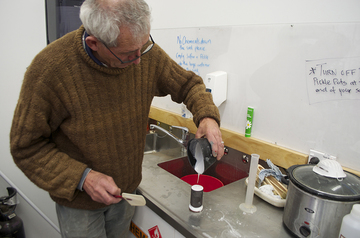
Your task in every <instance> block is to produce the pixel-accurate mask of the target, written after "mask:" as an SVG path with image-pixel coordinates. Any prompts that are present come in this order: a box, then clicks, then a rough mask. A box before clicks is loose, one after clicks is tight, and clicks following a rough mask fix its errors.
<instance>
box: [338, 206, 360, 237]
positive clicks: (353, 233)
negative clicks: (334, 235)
mask: <svg viewBox="0 0 360 238" xmlns="http://www.w3.org/2000/svg"><path fill="white" fill-rule="evenodd" d="M359 235H360V204H354V205H353V208H352V210H351V212H350V214H347V215H345V216H344V218H343V220H342V223H341V228H340V233H339V238H358V237H359Z"/></svg>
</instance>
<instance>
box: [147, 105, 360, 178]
mask: <svg viewBox="0 0 360 238" xmlns="http://www.w3.org/2000/svg"><path fill="white" fill-rule="evenodd" d="M149 118H151V119H154V120H156V121H160V122H163V123H166V124H168V125H176V126H185V127H187V128H189V130H190V132H191V133H193V134H195V133H196V130H197V127H196V126H195V124H194V122H193V120H192V118H183V117H181V115H179V114H177V113H174V112H171V111H167V110H164V109H161V108H158V107H154V106H152V107H151V109H150V113H149ZM220 129H221V133H222V138H223V141H224V144H225V145H226V146H228V147H230V148H233V149H235V150H238V151H241V152H244V153H246V154H258V155H260V158H261V159H262V160H266V159H270V160H271V162H273V163H274V164H276V165H277V166H281V167H283V168H285V169H287V168H289V167H290V166H292V165H295V164H306V163H307V161H308V155H307V154H304V153H300V152H297V151H294V150H291V149H287V148H284V147H281V146H279V145H275V144H272V143H269V142H265V141H262V140H259V139H256V138H253V137H245V135H244V134H241V133H237V132H233V131H230V130H228V129H225V128H222V127H221V128H220ZM344 169H345V170H346V171H349V172H351V173H354V174H356V175H358V176H360V172H359V171H356V170H352V169H349V168H344Z"/></svg>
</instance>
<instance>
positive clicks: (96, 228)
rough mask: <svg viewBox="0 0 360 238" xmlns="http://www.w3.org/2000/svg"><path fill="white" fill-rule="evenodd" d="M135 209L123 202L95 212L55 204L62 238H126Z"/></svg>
mask: <svg viewBox="0 0 360 238" xmlns="http://www.w3.org/2000/svg"><path fill="white" fill-rule="evenodd" d="M134 212H135V207H132V206H130V205H129V203H128V202H126V201H125V200H122V201H120V202H119V203H117V204H112V205H110V206H107V207H105V208H101V209H97V210H82V209H74V208H69V207H64V206H61V205H59V204H56V213H57V216H58V220H59V225H60V231H61V236H62V237H63V238H70V237H71V238H75V237H76V238H81V237H84V238H92V237H94V238H95V237H96V238H115V237H116V238H118V237H128V233H129V227H130V221H131V219H132V217H133V215H134Z"/></svg>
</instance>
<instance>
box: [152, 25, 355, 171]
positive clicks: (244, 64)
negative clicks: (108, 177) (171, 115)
mask: <svg viewBox="0 0 360 238" xmlns="http://www.w3.org/2000/svg"><path fill="white" fill-rule="evenodd" d="M151 34H152V36H153V38H154V40H155V42H156V43H157V44H159V45H160V46H161V47H162V48H163V49H164V50H165V51H166V52H167V53H168V54H169V55H170V57H172V58H173V59H174V60H175V61H176V62H178V63H179V64H181V65H182V66H183V67H184V68H187V69H189V70H193V71H194V72H195V73H197V74H198V75H200V76H201V77H203V78H204V77H205V76H206V74H208V73H211V72H214V71H218V70H221V71H225V72H227V73H228V97H227V100H226V102H224V103H223V104H222V105H221V106H220V107H219V111H220V114H221V126H222V127H224V128H226V129H230V130H232V131H235V132H239V133H244V128H245V121H246V120H245V119H246V110H247V107H248V106H252V107H254V108H255V114H254V122H253V124H254V126H253V129H252V136H253V137H255V138H258V139H262V140H264V141H268V142H271V143H275V144H278V145H280V146H283V147H286V148H290V149H293V150H295V151H299V152H303V153H309V150H310V149H316V150H319V151H322V152H325V153H327V154H330V155H333V156H336V157H337V158H338V161H339V162H340V163H341V164H342V165H343V166H347V167H351V168H353V169H356V170H360V163H358V162H357V161H359V158H360V133H359V132H360V126H359V124H360V123H359V120H360V112H359V111H360V110H359V108H360V100H357V99H359V97H356V96H353V97H350V98H347V99H346V100H343V99H341V100H340V99H337V98H335V99H331V100H320V101H318V102H316V103H314V102H311V101H310V97H309V95H310V94H311V93H312V92H311V89H310V88H309V87H308V84H307V80H309V77H308V75H309V67H311V66H312V64H313V63H318V62H320V61H321V62H323V63H324V62H325V63H329V64H330V63H332V64H333V65H335V66H333V68H334V67H335V68H336V69H338V70H339V71H341V69H342V68H341V63H340V62H341V61H344V60H345V61H346V62H348V63H350V64H353V65H352V66H351V67H353V66H354V67H357V68H358V69H357V70H359V68H360V65H359V64H358V59H359V56H360V23H327V24H325V23H324V24H321V23H318V24H273V25H244V26H223V27H221V26H220V27H218V26H217V27H189V28H176V29H154V30H152V33H151ZM184 47H185V49H184ZM195 48H197V49H198V50H197V51H195ZM189 55H190V56H189ZM201 55H202V57H201ZM186 57H188V58H186ZM352 58H353V59H354V60H352ZM345 68H346V67H345ZM345 68H344V69H345ZM345 70H346V69H345ZM359 75H360V73H359V72H357V74H356V77H357V78H356V79H355V80H357V81H359V80H360V78H359V77H360V76H359ZM358 85H360V81H359V83H358ZM359 88H360V86H357V85H355V88H354V90H355V91H356V89H358V90H360V89H359ZM153 105H154V106H158V107H161V108H164V109H167V110H170V111H173V112H176V113H179V114H180V112H181V106H180V105H174V103H173V102H171V100H170V98H169V97H166V98H156V99H154V101H153ZM254 153H256V151H254ZM264 159H265V158H264Z"/></svg>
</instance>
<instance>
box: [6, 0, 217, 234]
mask: <svg viewBox="0 0 360 238" xmlns="http://www.w3.org/2000/svg"><path fill="white" fill-rule="evenodd" d="M80 18H81V21H82V23H83V26H81V27H80V28H79V29H78V30H76V31H73V32H70V33H68V34H67V35H65V36H64V37H62V38H60V39H59V40H57V41H55V42H53V43H52V44H50V45H48V46H47V47H46V48H45V49H43V50H42V51H41V52H40V53H39V54H38V55H37V56H36V57H35V58H34V60H33V61H32V63H31V65H30V66H29V67H28V69H27V72H26V74H25V78H24V82H23V86H22V89H21V93H20V97H19V101H18V105H17V107H16V110H15V114H14V119H13V125H12V129H11V134H10V139H11V141H10V144H11V152H12V155H13V158H14V161H15V163H16V164H17V165H18V167H19V168H20V169H21V170H22V171H23V172H24V173H25V174H26V176H27V177H28V178H29V179H30V180H31V181H32V182H34V183H35V184H36V185H38V186H39V187H40V188H42V189H44V190H46V191H48V192H49V194H50V196H51V198H52V199H53V200H54V201H55V202H56V209H57V214H58V218H59V224H60V229H61V233H62V236H63V237H126V234H127V231H128V228H129V223H130V220H131V218H132V216H133V214H134V208H133V207H131V206H129V205H128V203H127V202H125V201H124V200H121V199H120V198H116V197H114V195H120V194H121V193H122V192H128V193H132V192H134V191H135V190H136V188H137V186H138V185H139V183H140V181H141V164H142V159H143V149H144V141H145V140H144V138H145V135H146V127H147V122H148V114H149V110H150V106H151V102H152V99H153V97H155V96H165V95H168V94H170V95H171V98H172V100H173V101H175V102H177V103H181V102H184V103H185V104H186V105H187V107H188V108H189V110H190V111H191V112H192V113H193V116H194V122H195V124H196V125H197V126H198V131H197V133H196V137H203V136H206V137H207V138H208V140H209V141H211V142H212V144H213V153H217V156H218V159H220V158H221V157H222V155H223V145H222V143H221V133H220V129H219V123H220V116H219V112H218V110H217V108H216V106H215V105H214V104H213V102H212V98H211V95H210V94H209V93H207V92H206V91H205V86H204V84H203V82H202V79H201V78H200V77H198V76H196V75H195V74H194V73H193V72H189V71H185V70H184V69H183V68H181V67H180V66H179V65H177V64H176V62H174V61H173V60H172V59H171V58H170V57H169V56H168V55H167V54H166V53H165V52H164V51H163V50H162V49H161V48H160V47H159V46H158V45H157V44H155V42H154V39H153V38H152V37H151V35H150V11H149V7H148V5H147V4H146V3H145V2H144V1H143V0H86V1H85V2H84V3H83V5H82V6H81V9H80Z"/></svg>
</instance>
